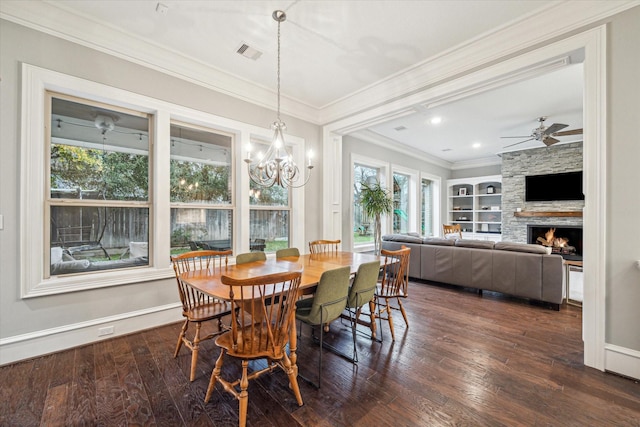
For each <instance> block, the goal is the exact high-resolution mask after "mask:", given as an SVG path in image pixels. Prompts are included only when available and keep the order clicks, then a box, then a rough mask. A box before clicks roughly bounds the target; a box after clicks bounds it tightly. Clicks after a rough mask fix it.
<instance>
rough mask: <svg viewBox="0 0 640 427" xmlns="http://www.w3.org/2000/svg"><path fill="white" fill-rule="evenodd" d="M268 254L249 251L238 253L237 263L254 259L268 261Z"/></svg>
mask: <svg viewBox="0 0 640 427" xmlns="http://www.w3.org/2000/svg"><path fill="white" fill-rule="evenodd" d="M266 260H267V255H266V254H265V253H264V252H248V253H245V254H238V255H236V265H239V264H246V263H248V262H254V261H266Z"/></svg>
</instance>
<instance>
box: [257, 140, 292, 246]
mask: <svg viewBox="0 0 640 427" xmlns="http://www.w3.org/2000/svg"><path fill="white" fill-rule="evenodd" d="M251 144H252V146H253V147H254V149H255V150H256V151H257V152H258V156H260V155H261V154H260V153H261V152H266V150H267V149H268V148H269V146H268V144H267V143H264V142H261V141H256V140H254V141H252V143H251ZM249 185H250V189H249V205H250V210H249V250H251V251H263V252H275V251H277V250H278V249H284V248H288V247H289V245H290V243H289V228H290V223H289V218H290V210H291V208H290V203H289V199H290V191H291V190H290V189H288V188H283V187H279V186H275V185H274V186H273V187H268V188H264V187H260V186H258V185H256V184H255V183H253V182H250V184H249Z"/></svg>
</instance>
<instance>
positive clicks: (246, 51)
mask: <svg viewBox="0 0 640 427" xmlns="http://www.w3.org/2000/svg"><path fill="white" fill-rule="evenodd" d="M236 53H239V54H240V55H242V56H244V57H245V58H249V59H253V60H254V61H255V60H256V59H258V58H260V57H261V56H262V52H260V51H259V50H257V49H254V48H252V47H251V46H249V45H248V44H246V43H242V44H241V45H240V47H239V48H238V50H236Z"/></svg>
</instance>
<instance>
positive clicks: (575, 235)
mask: <svg viewBox="0 0 640 427" xmlns="http://www.w3.org/2000/svg"><path fill="white" fill-rule="evenodd" d="M527 242H528V243H533V244H538V245H543V246H547V247H550V248H551V253H555V254H558V255H562V257H563V258H564V259H566V260H571V261H582V227H581V226H573V225H527Z"/></svg>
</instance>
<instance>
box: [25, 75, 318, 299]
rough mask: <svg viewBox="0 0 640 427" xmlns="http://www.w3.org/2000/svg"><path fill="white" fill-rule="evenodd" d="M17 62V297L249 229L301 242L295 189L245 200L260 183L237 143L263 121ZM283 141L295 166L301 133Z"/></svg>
mask: <svg viewBox="0 0 640 427" xmlns="http://www.w3.org/2000/svg"><path fill="white" fill-rule="evenodd" d="M22 71H23V73H22V75H23V79H22V107H23V114H22V115H21V120H22V123H21V130H22V131H21V144H20V147H21V152H20V162H21V164H20V170H21V177H20V187H21V188H22V189H24V191H22V192H21V194H22V196H21V199H20V212H21V219H20V247H21V248H23V250H21V251H20V286H21V292H22V293H21V295H22V297H23V298H30V297H36V296H42V295H51V294H58V293H64V292H73V291H78V290H85V289H92V288H100V287H108V286H116V285H121V284H136V283H139V282H145V281H150V280H160V279H166V278H169V277H172V276H173V270H172V269H171V266H170V264H169V257H168V255H169V253H171V252H173V253H178V252H183V251H186V250H190V249H191V245H192V244H194V245H195V247H196V248H201V247H205V246H204V245H205V244H206V245H209V246H210V247H216V248H221V247H222V246H223V243H224V246H229V245H230V246H231V247H232V248H233V251H234V253H239V252H245V251H248V250H249V249H250V248H252V249H254V250H255V248H260V245H261V244H262V243H261V241H260V240H259V239H264V240H265V244H264V249H262V250H267V251H272V250H275V249H276V248H277V247H278V245H282V246H289V245H290V246H297V247H300V248H302V247H303V245H304V244H305V236H304V190H299V191H298V190H293V191H288V190H283V189H281V188H275V187H274V188H272V189H266V190H259V191H260V196H259V197H258V199H257V200H253V201H251V200H250V199H251V198H255V196H256V195H257V194H256V192H257V191H258V189H256V188H252V187H251V186H250V184H249V177H248V175H247V173H246V165H245V163H244V162H243V161H242V154H241V152H240V151H241V150H240V145H241V143H246V142H249V141H251V140H252V139H254V138H255V139H259V140H262V141H264V140H268V138H270V136H271V130H270V129H267V128H262V127H256V126H252V125H248V124H246V123H242V122H239V121H236V120H231V119H227V118H224V117H220V116H215V115H212V114H208V113H205V112H202V111H198V110H194V109H190V108H187V107H184V106H181V105H176V104H172V103H169V102H165V101H162V100H159V99H157V98H149V97H146V96H143V95H139V94H136V93H134V92H129V91H126V90H122V89H119V88H115V87H111V86H106V85H103V84H99V83H96V82H92V81H89V80H84V79H79V78H76V77H72V76H67V75H64V74H61V73H57V72H53V71H49V70H46V69H42V68H39V67H34V66H31V65H28V64H22ZM287 142H288V144H290V146H291V148H292V154H293V156H294V159H295V161H296V163H298V164H302V163H303V162H304V154H303V153H304V139H302V138H299V137H295V136H292V135H287ZM240 167H243V168H242V170H240ZM241 172H242V173H241ZM316 179H317V178H316ZM252 190H253V192H252V193H251V194H253V195H252V196H250V192H251V191H252ZM198 244H200V246H198ZM270 245H271V246H270ZM33 260H43V261H42V262H36V263H34V262H33ZM53 264H56V266H55V268H54V267H53Z"/></svg>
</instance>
